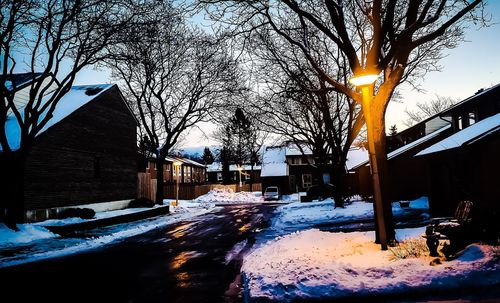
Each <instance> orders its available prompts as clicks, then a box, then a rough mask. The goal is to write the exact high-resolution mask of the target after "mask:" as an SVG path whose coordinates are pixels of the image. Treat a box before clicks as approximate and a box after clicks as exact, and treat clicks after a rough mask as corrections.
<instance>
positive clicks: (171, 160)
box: [153, 156, 205, 167]
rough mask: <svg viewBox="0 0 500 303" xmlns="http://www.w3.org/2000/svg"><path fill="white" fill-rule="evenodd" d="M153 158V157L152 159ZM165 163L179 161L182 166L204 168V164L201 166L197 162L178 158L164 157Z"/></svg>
mask: <svg viewBox="0 0 500 303" xmlns="http://www.w3.org/2000/svg"><path fill="white" fill-rule="evenodd" d="M153 158H155V156H154V157H153ZM165 161H167V162H172V163H173V162H175V161H179V162H182V164H188V165H192V166H199V167H205V165H204V164H201V163H199V162H196V161H194V160H191V159H187V158H178V157H169V156H167V157H165Z"/></svg>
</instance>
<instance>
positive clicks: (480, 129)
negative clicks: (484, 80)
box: [416, 113, 500, 156]
mask: <svg viewBox="0 0 500 303" xmlns="http://www.w3.org/2000/svg"><path fill="white" fill-rule="evenodd" d="M499 127H500V113H499V114H496V115H494V116H492V117H489V118H486V119H484V120H481V121H479V122H477V123H474V124H472V125H471V126H469V127H466V128H464V129H463V130H461V131H459V132H457V133H455V134H453V135H451V136H449V137H447V138H445V139H443V140H441V141H439V142H438V143H436V144H434V145H431V146H429V147H428V148H426V149H424V150H422V151H421V152H419V153H418V154H417V155H416V156H422V155H427V154H432V153H436V152H441V151H444V150H448V149H452V148H457V147H460V146H462V145H464V144H467V143H468V142H470V141H471V140H473V139H475V138H478V137H480V136H484V135H487V134H489V133H491V132H494V131H497V130H498V129H499Z"/></svg>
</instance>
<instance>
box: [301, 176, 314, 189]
mask: <svg viewBox="0 0 500 303" xmlns="http://www.w3.org/2000/svg"><path fill="white" fill-rule="evenodd" d="M311 185H312V175H311V174H303V175H302V187H304V188H308V187H311Z"/></svg>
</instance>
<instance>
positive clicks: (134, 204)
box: [128, 198, 155, 208]
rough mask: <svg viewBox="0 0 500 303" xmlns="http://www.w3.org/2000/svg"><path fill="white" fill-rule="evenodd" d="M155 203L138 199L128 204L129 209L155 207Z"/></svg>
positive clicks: (145, 199)
mask: <svg viewBox="0 0 500 303" xmlns="http://www.w3.org/2000/svg"><path fill="white" fill-rule="evenodd" d="M153 206H155V202H154V201H152V200H150V199H148V198H137V199H134V200H132V201H130V203H129V204H128V208H141V207H153Z"/></svg>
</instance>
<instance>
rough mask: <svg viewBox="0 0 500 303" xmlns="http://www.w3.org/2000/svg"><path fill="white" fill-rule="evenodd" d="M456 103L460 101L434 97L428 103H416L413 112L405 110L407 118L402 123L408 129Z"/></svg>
mask: <svg viewBox="0 0 500 303" xmlns="http://www.w3.org/2000/svg"><path fill="white" fill-rule="evenodd" d="M458 101H460V100H459V99H455V98H451V97H443V96H439V95H436V98H435V99H433V100H431V101H429V102H417V104H416V107H417V108H416V109H415V110H411V109H405V114H406V115H407V116H408V118H407V119H406V120H405V121H404V122H403V124H404V125H406V126H408V127H410V126H412V125H414V124H415V123H418V122H420V121H422V120H424V119H426V118H428V117H431V116H434V115H436V114H439V113H440V112H442V111H443V110H445V109H447V108H449V107H450V106H452V105H453V104H455V103H457V102H458Z"/></svg>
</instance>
